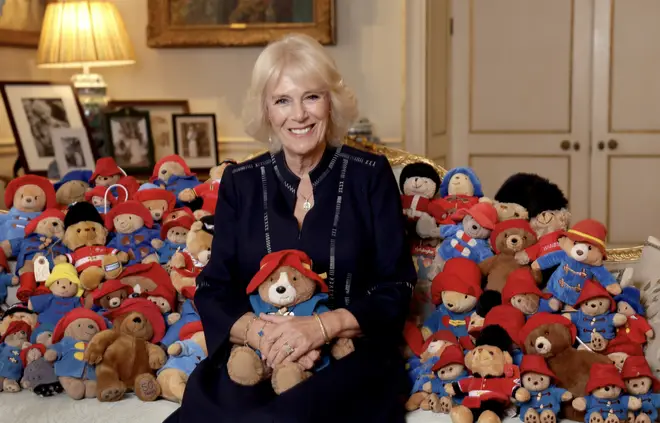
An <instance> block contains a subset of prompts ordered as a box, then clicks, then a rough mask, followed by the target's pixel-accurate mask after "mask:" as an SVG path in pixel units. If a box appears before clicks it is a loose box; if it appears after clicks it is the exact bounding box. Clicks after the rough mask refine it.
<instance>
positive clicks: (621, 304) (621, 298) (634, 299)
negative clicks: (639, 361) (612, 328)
mask: <svg viewBox="0 0 660 423" xmlns="http://www.w3.org/2000/svg"><path fill="white" fill-rule="evenodd" d="M614 300H615V301H616V308H617V312H618V313H621V314H624V315H625V316H626V317H627V318H628V321H627V322H626V324H625V325H624V326H621V327H620V328H618V329H617V338H618V337H622V338H627V339H628V340H630V342H634V343H636V344H640V345H643V344H646V342H648V340H649V339H651V338H653V337H654V336H655V333H654V332H653V328H652V327H651V325H649V322H648V321H647V320H646V318H644V306H643V305H642V303H641V294H640V292H639V289H637V288H635V287H634V286H627V287H625V288H623V289H622V290H621V294H619V295H617V296H616V297H614Z"/></svg>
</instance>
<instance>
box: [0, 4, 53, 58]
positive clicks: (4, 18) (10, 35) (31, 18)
mask: <svg viewBox="0 0 660 423" xmlns="http://www.w3.org/2000/svg"><path fill="white" fill-rule="evenodd" d="M53 1H55V0H0V46H6V47H24V48H37V47H38V46H39V37H40V35H41V24H42V23H43V19H44V13H45V12H46V6H47V5H48V3H51V2H53Z"/></svg>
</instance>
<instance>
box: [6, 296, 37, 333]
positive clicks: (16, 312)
mask: <svg viewBox="0 0 660 423" xmlns="http://www.w3.org/2000/svg"><path fill="white" fill-rule="evenodd" d="M18 321H21V322H25V323H27V324H28V326H30V328H31V329H32V330H34V329H35V328H36V327H37V325H38V322H37V313H35V312H34V311H32V310H30V309H29V308H27V306H25V305H23V304H22V303H16V304H12V305H11V306H9V308H7V310H5V312H4V313H3V314H2V320H0V336H2V335H4V334H5V332H6V331H7V329H8V328H9V325H11V324H12V323H13V322H18Z"/></svg>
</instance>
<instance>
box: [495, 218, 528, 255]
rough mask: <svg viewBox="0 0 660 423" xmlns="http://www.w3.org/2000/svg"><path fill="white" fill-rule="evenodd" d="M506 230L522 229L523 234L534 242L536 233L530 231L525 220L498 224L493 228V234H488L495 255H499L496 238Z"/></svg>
mask: <svg viewBox="0 0 660 423" xmlns="http://www.w3.org/2000/svg"><path fill="white" fill-rule="evenodd" d="M482 226H483V225H482ZM507 229H522V230H524V231H525V232H527V234H528V236H529V237H532V239H533V240H534V241H536V232H534V229H532V226H531V225H530V224H529V222H528V221H527V220H525V219H509V220H505V221H503V222H499V223H498V224H496V225H495V228H493V232H491V233H490V246H491V248H492V249H493V252H494V253H495V254H499V253H500V252H499V250H498V249H497V237H498V236H499V235H500V234H501V233H502V232H504V231H506V230H507Z"/></svg>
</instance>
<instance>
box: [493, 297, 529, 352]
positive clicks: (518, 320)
mask: <svg viewBox="0 0 660 423" xmlns="http://www.w3.org/2000/svg"><path fill="white" fill-rule="evenodd" d="M491 325H498V326H500V327H502V329H504V330H505V331H506V333H508V334H509V336H510V337H511V340H512V341H513V342H514V343H515V344H517V345H522V341H524V340H520V339H519V338H518V335H519V334H520V331H521V329H522V328H523V326H525V315H524V314H523V312H522V311H520V310H518V309H517V308H515V307H514V306H512V305H511V304H502V305H498V306H495V307H493V308H491V309H490V311H489V312H488V313H487V314H486V317H484V325H483V327H484V328H485V327H487V326H491Z"/></svg>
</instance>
